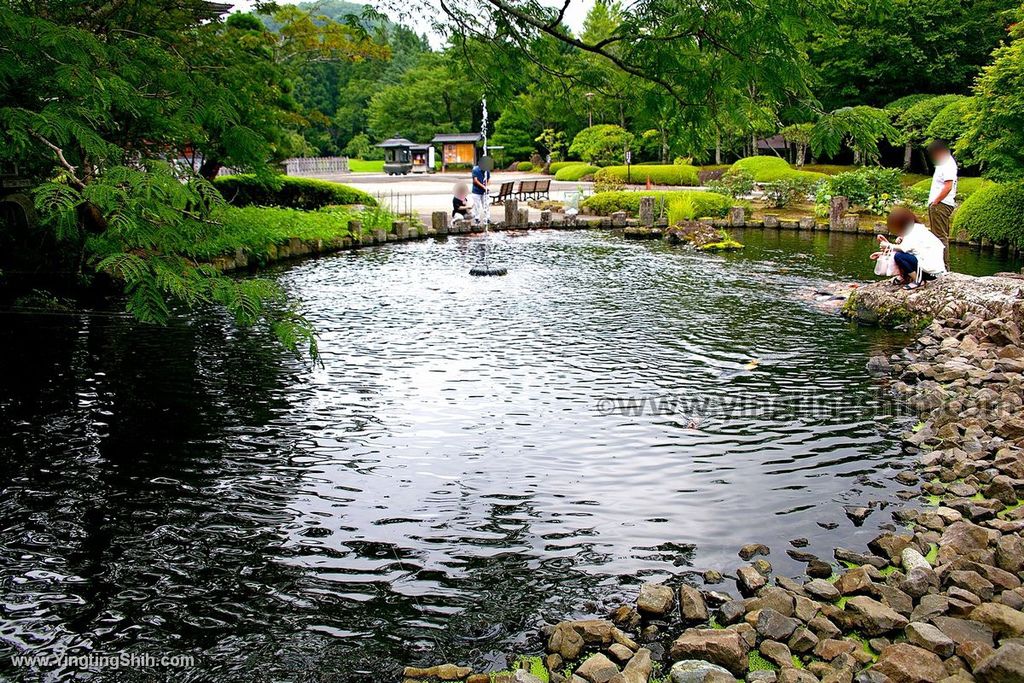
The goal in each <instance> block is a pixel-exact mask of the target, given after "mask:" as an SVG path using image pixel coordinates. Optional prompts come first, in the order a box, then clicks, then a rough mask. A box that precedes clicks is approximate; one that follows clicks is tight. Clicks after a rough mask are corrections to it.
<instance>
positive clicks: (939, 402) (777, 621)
mask: <svg viewBox="0 0 1024 683" xmlns="http://www.w3.org/2000/svg"><path fill="white" fill-rule="evenodd" d="M438 216H440V217H438ZM506 216H507V217H508V218H510V219H511V220H507V221H505V222H503V223H500V224H498V225H496V226H492V229H496V230H502V229H530V228H563V227H564V228H585V227H636V226H637V222H635V221H627V220H626V218H625V215H624V214H617V215H615V216H613V217H611V218H605V219H599V220H580V221H578V222H552V221H551V215H550V214H549V213H547V212H544V214H542V220H541V221H540V222H537V223H531V222H528V221H527V220H526V216H525V212H524V211H520V210H518V209H516V208H513V209H512V211H510V210H509V208H508V206H506ZM393 227H394V229H393V233H392V234H384V232H383V231H378V232H377V233H376V234H373V235H365V234H363V231H362V230H360V229H359V226H358V225H355V226H351V229H352V232H353V233H355V234H357V235H362V237H361V239H359V240H358V241H356V240H353V239H350V238H345V239H343V240H338V241H337V242H336V243H331V244H324V243H322V242H318V243H315V244H309V243H306V242H303V241H301V240H291V241H290V243H289V244H288V245H286V247H284V248H280V247H279V248H278V249H276V250H275V251H276V253H273V254H268V258H269V257H272V258H269V260H282V259H284V258H290V257H294V256H302V255H305V254H315V253H325V252H329V251H335V250H338V249H345V248H350V247H355V246H361V245H364V244H379V243H384V242H390V241H398V240H404V239H414V238H417V237H426V236H430V235H432V234H433V235H445V234H460V233H464V232H482V228H474V227H472V226H470V225H469V224H468V223H466V222H456V223H454V224H452V225H450V226H449V224H448V221H447V220H446V214H443V213H442V214H436V215H435V221H434V225H432V226H431V227H430V228H428V229H427V230H425V231H424V234H422V235H421V234H419V233H418V232H417V231H415V229H414V228H411V227H409V226H408V225H407V224H402V223H396V224H395V226H393ZM772 227H774V226H772ZM644 229H646V230H652V231H654V230H658V227H657V226H651V227H650V228H644ZM659 232H660V231H659ZM660 236H661V235H659V237H660ZM241 256H242V258H239V256H238V255H236V257H235V258H234V259H224V261H223V262H221V263H219V264H218V267H220V268H222V269H224V270H231V269H233V268H243V267H249V263H248V259H247V258H245V255H244V254H243V255H241ZM844 291H845V293H849V292H852V294H850V295H849V297H848V298H847V301H846V303H845V304H844V312H845V314H846V315H848V316H850V317H853V318H855V319H859V320H863V321H868V322H881V323H883V324H894V323H914V324H918V325H921V324H924V323H926V322H927V321H928V320H931V322H930V324H928V325H927V327H925V328H924V330H923V332H921V334H920V336H918V338H917V339H916V340H915V341H914V342H913V343H912V344H911V345H910V346H908V347H907V348H906V349H904V350H903V351H902V352H900V353H898V354H895V355H893V356H891V357H888V358H886V357H875V358H872V359H871V360H870V361H869V363H868V369H869V370H871V371H872V372H874V373H875V374H877V375H879V376H883V377H887V378H888V381H889V382H891V388H892V391H893V392H894V394H896V395H897V396H899V397H901V398H903V399H904V400H905V401H906V403H907V405H908V406H909V407H910V408H911V409H912V410H913V411H914V412H916V413H917V414H918V415H919V417H920V422H919V423H918V424H917V425H916V426H915V427H914V428H913V429H912V430H910V431H908V432H907V433H906V434H904V435H903V437H902V440H903V448H904V451H905V452H906V453H907V454H908V455H910V456H913V457H916V460H917V462H916V469H915V471H914V472H911V471H910V470H903V471H901V472H900V473H899V474H898V475H897V476H896V480H897V481H898V482H899V483H900V484H902V485H904V486H906V487H916V490H915V489H914V488H907V489H905V490H904V491H901V492H900V494H901V495H900V497H901V498H904V499H907V500H909V501H912V502H913V503H914V504H913V505H907V506H904V507H900V508H899V509H896V510H895V511H894V512H893V513H892V515H893V519H894V521H895V522H896V524H894V525H890V530H887V531H883V532H882V533H881V534H880V535H879V536H877V537H876V538H874V539H873V540H872V541H870V542H869V543H868V547H867V549H866V550H859V549H847V548H836V549H835V550H834V557H835V560H836V562H835V564H833V563H832V562H830V561H825V560H822V559H819V558H817V557H815V556H813V555H810V554H809V553H805V552H802V551H800V550H799V548H800V547H802V546H803V545H805V542H802V539H795V540H793V541H791V542H790V543H791V544H792V545H793V546H794V548H791V549H789V550H788V552H789V554H790V555H791V556H792V557H794V558H795V559H798V560H801V561H804V562H806V563H807V571H806V573H807V578H806V579H805V580H794V579H791V578H788V577H785V576H773V574H772V567H771V563H770V562H769V561H768V559H767V557H770V553H771V549H770V548H769V547H767V546H764V545H761V544H750V545H748V546H744V547H743V548H741V549H740V552H739V554H740V557H741V558H742V560H743V561H744V562H747V563H748V564H745V565H743V566H741V567H740V568H739V569H738V570H737V571H736V572H735V574H734V575H731V576H730V577H729V580H730V581H734V582H735V587H736V593H735V594H738V595H739V596H741V597H734V595H735V594H729V593H727V592H723V591H721V590H718V589H717V586H718V585H719V584H721V583H723V582H724V581H725V580H726V577H725V576H723V574H722V573H720V572H718V571H715V570H708V571H706V572H704V575H703V580H704V585H703V586H702V587H696V586H691V585H688V584H685V583H681V584H680V585H664V584H644V585H643V586H641V588H640V590H639V594H638V596H637V598H636V601H635V603H631V604H624V605H621V606H620V607H618V608H617V609H615V610H614V611H613V612H612V613H611V614H609V615H604V618H594V619H589V620H582V621H563V622H560V623H558V624H555V625H550V626H547V627H545V628H544V629H543V632H542V633H541V637H542V639H543V642H544V646H543V648H544V652H543V654H538V655H534V656H526V657H521V658H519V659H518V660H517V664H516V666H515V667H514V668H513V669H512V670H509V671H504V672H491V673H474V672H473V671H472V670H471V669H469V668H467V667H462V666H458V665H456V664H451V663H448V664H440V665H437V666H433V667H430V668H414V667H406V668H405V670H404V672H403V678H404V680H405V681H408V682H409V683H414V682H416V683H420V682H423V681H465V682H466V683H490V682H491V681H494V682H495V683H507V682H509V681H518V682H520V683H538V682H540V683H543V682H544V681H550V682H552V683H561V682H562V681H568V682H570V683H646V682H648V681H673V682H674V683H702V682H707V683H724V682H726V681H732V680H735V679H737V678H739V679H746V680H747V681H752V682H753V681H757V682H761V683H773V682H776V681H777V682H778V683H816V682H818V681H821V682H822V683H854V682H856V683H886V682H888V681H891V682H892V683H940V682H941V683H972V682H974V681H977V682H979V683H1021V682H1022V681H1024V611H1022V610H1024V587H1022V581H1021V579H1022V577H1024V534H1022V531H1024V506H1022V505H1021V503H1022V498H1024V347H1022V343H1024V342H1022V339H1021V327H1022V326H1024V279H1022V278H1020V276H1012V275H1007V276H1003V277H987V278H974V277H970V276H965V275H957V274H950V275H948V276H946V277H945V278H942V279H940V280H939V281H937V282H935V283H930V284H929V285H928V287H925V288H923V289H920V290H917V291H915V292H912V293H909V294H908V293H906V292H903V291H902V290H900V289H897V288H893V287H891V286H889V285H887V284H884V283H878V284H873V285H868V286H865V287H861V288H858V289H855V290H853V289H849V288H846V289H845V290H844ZM776 550H778V548H777V549H776ZM835 566H839V567H840V571H839V573H837V570H836V569H835Z"/></svg>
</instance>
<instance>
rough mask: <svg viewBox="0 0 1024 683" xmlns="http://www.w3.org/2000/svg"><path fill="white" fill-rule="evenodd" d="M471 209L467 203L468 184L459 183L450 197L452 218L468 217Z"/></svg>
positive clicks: (462, 218)
mask: <svg viewBox="0 0 1024 683" xmlns="http://www.w3.org/2000/svg"><path fill="white" fill-rule="evenodd" d="M471 210H472V209H471V207H470V205H469V186H468V185H466V183H459V184H458V185H456V186H455V196H454V197H452V219H453V220H465V219H467V218H469V212H470V211H471Z"/></svg>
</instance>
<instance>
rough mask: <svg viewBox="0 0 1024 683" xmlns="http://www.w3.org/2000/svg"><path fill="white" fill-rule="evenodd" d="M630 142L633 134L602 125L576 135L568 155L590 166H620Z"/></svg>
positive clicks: (621, 128) (612, 126) (623, 129)
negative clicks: (615, 164)
mask: <svg viewBox="0 0 1024 683" xmlns="http://www.w3.org/2000/svg"><path fill="white" fill-rule="evenodd" d="M632 142H633V134H632V133H630V132H629V131H628V130H626V129H625V128H623V127H621V126H615V125H612V124H608V123H602V124H599V125H597V126H591V127H590V128H584V129H583V130H581V131H580V132H579V133H577V134H576V137H575V138H573V140H572V145H571V146H570V147H569V154H571V155H573V156H577V157H579V158H580V159H583V161H586V162H588V163H591V164H601V165H605V164H614V163H620V164H621V163H622V162H623V161H624V154H625V151H626V148H627V147H629V146H630V144H631V143H632Z"/></svg>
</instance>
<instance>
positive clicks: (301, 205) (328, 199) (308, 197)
mask: <svg viewBox="0 0 1024 683" xmlns="http://www.w3.org/2000/svg"><path fill="white" fill-rule="evenodd" d="M214 185H215V186H216V188H217V189H218V190H220V192H221V194H222V195H224V198H225V199H227V200H228V202H230V203H231V204H233V205H235V206H249V205H251V204H256V205H259V206H283V207H288V208H292V209H307V210H311V209H320V208H323V207H325V206H331V205H335V204H363V205H366V206H372V205H374V204H376V203H377V202H376V200H375V199H374V198H373V197H371V196H370V195H368V194H367V193H365V192H363V191H362V190H357V189H356V188H354V187H349V186H348V185H342V184H341V183H332V182H330V181H327V180H317V179H315V178H295V177H292V176H284V175H279V176H269V177H261V176H255V175H235V176H221V177H219V178H217V179H216V180H215V181H214Z"/></svg>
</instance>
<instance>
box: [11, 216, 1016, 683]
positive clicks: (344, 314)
mask: <svg viewBox="0 0 1024 683" xmlns="http://www.w3.org/2000/svg"><path fill="white" fill-rule="evenodd" d="M741 238H742V239H744V240H745V241H747V242H748V243H749V249H748V250H747V252H746V253H745V254H737V255H730V256H728V257H717V256H705V255H696V254H693V253H689V252H686V251H683V250H679V249H672V248H668V247H665V246H663V245H661V244H653V243H629V242H624V241H622V240H620V239H618V238H614V237H611V236H609V235H607V234H603V233H595V232H590V233H585V232H577V233H533V234H529V235H520V236H510V235H502V236H499V237H497V238H495V241H494V246H493V248H494V253H495V259H496V260H500V261H501V262H502V263H505V264H507V265H508V266H509V268H510V275H509V276H508V277H505V278H498V279H487V278H477V279H474V278H470V277H468V275H467V271H468V268H469V266H470V265H471V264H472V263H473V262H474V260H475V258H476V256H475V255H476V253H477V251H478V250H479V248H480V245H481V240H480V238H453V239H451V240H449V241H448V242H446V243H436V242H434V241H426V242H419V243H414V244H407V245H401V246H391V247H387V248H382V249H368V250H363V251H361V252H358V253H354V252H353V253H344V254H339V255H337V256H334V257H328V258H323V259H320V260H315V261H307V262H304V263H300V264H297V265H294V266H292V267H291V268H289V269H287V270H282V271H281V272H279V273H278V274H277V275H276V276H277V277H279V279H280V281H281V282H282V283H283V284H284V285H285V286H286V287H287V288H288V290H289V291H291V292H292V293H293V294H294V295H295V296H297V297H299V298H301V299H302V300H304V302H305V306H306V309H307V311H308V313H309V315H310V317H311V318H312V320H313V322H314V323H315V325H316V326H317V328H318V329H319V331H320V334H321V348H322V352H323V360H324V367H323V368H317V369H312V370H310V369H307V368H304V367H303V366H302V365H301V364H300V363H298V362H296V361H294V360H292V359H290V358H289V357H287V356H286V355H285V354H283V353H282V352H280V351H279V350H278V349H277V348H276V347H275V346H274V345H273V344H272V343H271V342H270V341H269V340H268V339H266V338H264V337H261V336H259V335H255V336H241V335H238V334H237V333H234V332H231V331H230V327H229V326H227V325H226V324H224V323H223V321H222V320H221V319H219V318H218V317H216V316H214V315H209V316H196V317H194V318H193V319H191V320H190V321H182V322H178V323H176V324H174V325H172V326H170V327H169V328H151V327H146V326H140V325H138V324H134V323H132V322H130V321H128V320H126V319H125V318H124V317H122V316H119V315H116V314H106V313H101V312H97V313H94V314H90V315H81V316H67V315H25V314H21V315H17V314H11V313H0V357H2V358H3V359H4V362H5V373H4V374H5V380H4V383H3V385H2V388H0V468H2V469H0V485H2V493H0V590H2V597H0V608H2V615H0V617H2V619H0V656H2V661H0V676H7V677H10V678H13V679H15V680H18V679H26V680H37V679H38V676H39V675H38V673H29V671H28V670H26V669H25V668H23V667H20V668H19V667H18V666H16V665H15V664H14V663H12V661H11V660H10V656H11V655H13V654H17V653H30V654H39V655H44V656H57V655H59V654H62V653H63V654H73V655H82V654H85V653H89V652H92V653H101V654H111V653H132V654H136V655H142V654H151V655H154V656H158V657H159V656H165V655H179V654H190V655H194V656H196V657H197V661H196V664H197V666H196V668H192V669H185V670H172V671H171V673H170V674H168V677H169V678H173V679H174V680H320V679H321V678H322V679H324V680H341V681H348V680H370V678H371V677H372V676H379V677H380V678H381V679H385V680H386V678H387V676H385V674H387V673H391V672H394V670H395V667H396V666H398V665H399V664H404V663H413V662H420V663H430V664H432V663H438V662H440V661H443V660H450V661H460V662H467V663H475V664H477V665H483V664H485V663H488V662H495V661H498V660H500V656H499V655H498V654H497V653H500V652H502V651H505V650H507V649H514V648H515V647H522V646H524V645H525V646H528V645H529V643H525V642H524V637H525V636H523V635H522V634H524V633H533V632H535V631H536V628H537V626H538V625H539V624H540V623H541V622H542V621H543V620H544V619H555V618H560V617H565V616H572V615H582V614H601V613H603V612H604V611H605V609H606V605H607V604H610V602H611V601H613V600H615V599H616V598H620V599H621V598H631V597H632V592H633V591H634V590H635V589H634V588H633V587H632V586H631V585H630V584H631V583H635V582H636V581H638V580H640V579H641V578H643V577H652V578H657V579H670V580H674V581H679V580H683V578H684V577H685V575H686V572H687V571H689V570H693V569H702V568H704V567H707V566H716V567H719V568H722V569H731V568H734V567H735V566H737V565H738V563H739V560H738V558H737V557H736V554H735V553H736V549H737V548H738V546H739V545H741V544H743V543H747V542H751V541H763V542H767V543H770V544H771V545H772V547H773V553H772V556H771V560H772V562H773V564H774V565H775V566H776V571H777V572H779V573H787V574H791V575H798V574H799V572H800V571H801V569H802V565H799V564H796V563H795V562H793V561H791V560H789V559H788V558H787V557H786V556H785V554H784V552H783V551H784V549H785V547H786V544H785V541H786V540H788V539H791V538H794V537H801V536H802V537H807V538H809V539H810V542H811V543H810V547H809V548H807V550H810V551H814V552H818V553H820V554H822V555H823V557H826V558H828V559H831V548H832V547H833V546H834V545H835V544H837V543H843V544H846V545H852V546H856V545H859V544H863V542H864V541H866V540H867V539H868V538H870V537H871V535H872V534H873V533H874V532H875V530H876V529H877V525H878V524H880V523H884V522H887V521H889V515H888V512H886V511H876V512H875V514H873V515H872V516H871V517H869V518H868V522H867V524H865V526H864V527H863V528H860V529H856V528H854V527H853V526H852V524H851V523H850V522H849V521H848V520H847V519H846V518H845V517H844V515H843V512H842V507H841V506H842V504H850V503H859V504H863V503H866V502H868V501H875V500H880V501H886V500H891V499H892V494H893V490H892V488H891V486H892V485H891V484H890V483H889V481H888V474H889V473H888V472H887V471H886V470H887V469H888V468H889V467H891V466H901V465H902V463H901V456H900V455H899V451H898V449H897V448H896V447H895V446H894V443H893V441H891V440H890V439H888V438H887V435H888V434H889V433H890V432H891V431H892V430H898V429H899V428H901V427H905V425H906V420H905V419H904V418H889V417H886V416H884V415H878V413H879V408H880V407H881V406H880V400H879V391H878V387H877V386H876V385H875V384H874V383H873V382H872V381H871V380H870V379H869V378H868V377H866V376H865V373H864V371H863V368H864V363H865V361H866V359H867V358H868V357H869V356H870V355H872V354H876V353H880V352H888V351H891V350H892V349H893V348H895V347H896V346H898V344H899V343H900V342H901V338H900V337H899V336H898V335H892V334H888V333H882V332H878V331H872V330H864V329H857V328H854V327H852V326H850V325H849V324H847V323H846V322H844V321H842V320H841V319H839V318H837V317H833V316H829V315H825V314H822V313H821V312H819V311H817V310H815V309H814V308H813V307H812V306H811V305H810V304H809V303H807V302H806V301H805V300H803V299H801V298H800V296H798V295H799V293H800V292H802V291H804V290H805V289H806V288H808V287H812V286H813V285H814V284H816V283H820V282H823V281H826V280H829V279H832V278H834V277H836V276H837V275H842V276H844V277H847V276H850V275H852V274H857V273H861V274H864V275H866V274H867V271H868V270H869V266H867V265H865V264H864V263H863V261H859V262H858V265H857V266H856V267H855V266H851V265H850V264H851V263H854V261H853V260H852V259H853V258H854V255H855V254H858V252H856V250H857V249H861V247H860V246H857V245H856V244H853V243H851V244H853V246H843V244H840V243H835V244H832V245H831V247H830V245H829V243H828V242H827V241H826V242H825V243H824V244H821V243H819V241H815V239H804V240H803V241H801V238H800V237H799V236H797V235H795V234H794V233H790V234H789V235H788V236H787V234H786V233H781V234H780V233H770V232H760V231H758V232H750V233H749V234H746V235H742V236H741ZM826 240H827V237H826ZM860 244H863V243H860ZM836 250H839V251H842V250H845V251H846V254H847V256H846V257H843V255H842V254H840V255H839V256H836V255H835V254H834V253H833V252H834V251H836ZM858 258H859V256H858ZM976 265H977V268H978V269H980V270H981V271H982V272H984V271H985V269H989V270H998V269H1001V268H1000V267H995V266H993V267H992V268H989V265H991V264H976ZM858 269H859V270H858ZM855 270H856V272H852V271H855ZM727 409H728V410H727ZM818 522H835V523H838V524H839V527H838V528H837V529H836V530H835V531H831V532H828V531H825V530H824V529H823V528H822V527H821V526H819V524H818ZM619 577H627V579H626V585H623V581H622V580H621V579H620V578H619ZM47 670H48V672H49V674H50V677H49V679H50V680H58V679H61V678H67V679H70V678H72V677H74V675H75V671H76V668H75V667H73V666H66V665H65V666H59V665H56V664H52V665H51V666H49V667H48V668H47ZM154 671H166V670H164V669H161V668H159V667H157V668H156V669H154ZM93 674H94V676H93V677H92V678H90V680H131V679H130V678H129V677H128V674H127V673H126V672H124V671H116V670H112V669H100V668H97V669H95V670H94V671H93ZM332 674H333V675H334V677H333V678H332V677H331V675H332ZM84 677H85V676H83V678H84Z"/></svg>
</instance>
